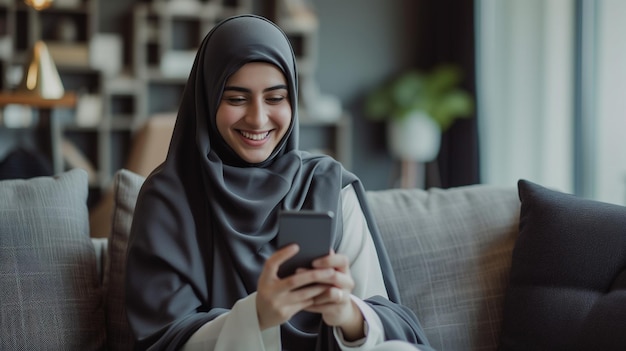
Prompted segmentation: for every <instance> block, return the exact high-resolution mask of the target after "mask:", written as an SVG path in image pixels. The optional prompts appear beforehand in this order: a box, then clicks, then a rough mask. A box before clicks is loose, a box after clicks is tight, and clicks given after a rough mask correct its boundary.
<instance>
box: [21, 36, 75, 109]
mask: <svg viewBox="0 0 626 351" xmlns="http://www.w3.org/2000/svg"><path fill="white" fill-rule="evenodd" d="M18 90H19V91H21V92H27V93H32V94H37V95H39V96H40V97H42V98H44V99H60V98H62V97H63V94H64V93H65V89H64V88H63V83H62V82H61V77H60V76H59V71H57V67H56V65H55V64H54V61H53V60H52V56H50V53H49V52H48V47H47V46H46V44H45V43H44V42H43V41H41V40H40V41H37V42H36V43H35V45H34V46H33V48H32V50H31V52H30V57H29V58H28V60H27V61H26V65H25V66H24V72H23V77H22V82H21V83H20V86H19V88H18Z"/></svg>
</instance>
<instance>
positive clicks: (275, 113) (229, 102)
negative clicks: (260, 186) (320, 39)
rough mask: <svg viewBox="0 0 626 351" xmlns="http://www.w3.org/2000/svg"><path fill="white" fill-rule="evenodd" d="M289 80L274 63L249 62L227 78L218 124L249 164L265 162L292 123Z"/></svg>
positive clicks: (228, 141)
mask: <svg viewBox="0 0 626 351" xmlns="http://www.w3.org/2000/svg"><path fill="white" fill-rule="evenodd" d="M288 97H289V92H288V91H287V81H286V79H285V76H284V75H283V73H282V72H281V71H280V70H279V69H278V68H277V67H276V66H274V65H272V64H269V63H262V62H251V63H247V64H245V65H244V66H243V67H241V68H240V69H239V70H238V71H237V72H235V73H234V74H233V75H232V76H230V78H228V80H227V81H226V87H225V88H224V95H223V96H222V100H221V101H220V104H219V107H218V108H217V116H216V123H217V129H218V131H219V132H220V135H221V136H222V138H224V141H225V142H226V143H227V144H228V146H230V148H231V149H233V151H235V152H236V153H237V154H238V155H239V156H241V158H242V159H244V160H245V161H247V162H249V163H260V162H263V161H265V160H266V159H267V158H268V157H269V156H270V154H271V153H272V151H273V150H274V149H275V148H276V146H277V145H278V144H279V142H280V141H281V139H282V138H283V137H284V136H285V134H286V133H287V130H288V129H289V126H290V125H291V104H290V102H289V99H288Z"/></svg>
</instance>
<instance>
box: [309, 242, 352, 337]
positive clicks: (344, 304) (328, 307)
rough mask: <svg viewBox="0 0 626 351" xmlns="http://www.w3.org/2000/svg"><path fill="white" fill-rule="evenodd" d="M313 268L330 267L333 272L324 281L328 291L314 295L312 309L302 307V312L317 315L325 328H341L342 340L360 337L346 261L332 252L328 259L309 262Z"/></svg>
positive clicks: (350, 277) (348, 267) (350, 278)
mask: <svg viewBox="0 0 626 351" xmlns="http://www.w3.org/2000/svg"><path fill="white" fill-rule="evenodd" d="M313 268H314V269H324V268H333V269H334V270H335V272H336V273H335V274H334V275H333V276H332V277H331V278H330V279H329V280H328V281H325V283H326V284H328V285H330V288H328V289H326V290H325V291H324V292H322V293H321V294H319V295H318V296H316V297H315V299H314V304H313V306H310V307H308V308H306V311H309V312H316V313H321V314H322V318H323V319H324V322H325V323H326V324H327V325H329V326H336V327H340V328H341V331H342V332H343V335H344V338H345V339H346V340H356V339H360V338H362V337H363V336H364V330H363V315H362V314H361V310H360V309H359V308H358V307H357V305H356V304H355V303H354V302H353V301H352V298H350V295H351V293H352V289H354V280H353V279H352V275H351V274H350V262H349V261H348V258H347V257H346V256H344V255H341V254H336V253H335V252H334V251H333V252H331V253H330V254H329V255H328V256H325V257H322V258H319V259H317V260H315V261H313Z"/></svg>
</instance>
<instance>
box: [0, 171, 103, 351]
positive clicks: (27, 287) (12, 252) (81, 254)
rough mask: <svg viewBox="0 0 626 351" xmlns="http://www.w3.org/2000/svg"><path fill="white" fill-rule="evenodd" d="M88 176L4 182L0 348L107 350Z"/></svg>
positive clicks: (0, 226)
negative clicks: (91, 224)
mask: <svg viewBox="0 0 626 351" xmlns="http://www.w3.org/2000/svg"><path fill="white" fill-rule="evenodd" d="M87 191H88V186H87V173H86V172H85V171H83V170H78V169H77V170H71V171H68V172H66V173H62V174H60V175H58V176H56V177H36V178H31V179H26V180H4V181H0V199H2V201H0V349H2V350H101V349H102V348H103V347H104V343H105V329H104V310H103V293H102V287H101V285H100V281H99V277H98V273H97V267H96V257H95V251H94V247H93V245H92V243H91V239H90V238H89V223H88V214H87V205H86V202H87Z"/></svg>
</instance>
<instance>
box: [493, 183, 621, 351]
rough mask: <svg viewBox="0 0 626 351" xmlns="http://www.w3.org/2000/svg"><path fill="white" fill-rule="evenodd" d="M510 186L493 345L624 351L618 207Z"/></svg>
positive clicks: (521, 185)
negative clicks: (501, 297) (497, 337)
mask: <svg viewBox="0 0 626 351" xmlns="http://www.w3.org/2000/svg"><path fill="white" fill-rule="evenodd" d="M518 188H519V197H520V199H521V201H522V207H521V214H520V236H519V238H518V240H517V243H516V244H515V249H514V252H513V261H512V267H511V283H510V287H509V290H508V292H507V296H506V304H505V309H504V323H503V328H502V346H501V350H604V351H607V350H626V207H622V206H618V205H614V204H608V203H602V202H598V201H593V200H589V199H583V198H579V197H576V196H573V195H570V194H565V193H561V192H558V191H555V190H551V189H547V188H545V187H542V186H540V185H538V184H534V183H532V182H529V181H526V180H520V181H519V183H518Z"/></svg>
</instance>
